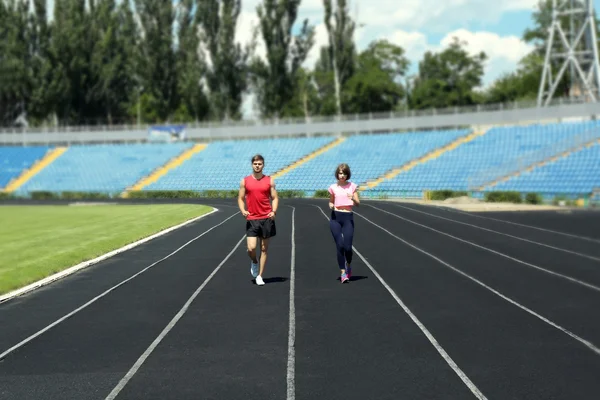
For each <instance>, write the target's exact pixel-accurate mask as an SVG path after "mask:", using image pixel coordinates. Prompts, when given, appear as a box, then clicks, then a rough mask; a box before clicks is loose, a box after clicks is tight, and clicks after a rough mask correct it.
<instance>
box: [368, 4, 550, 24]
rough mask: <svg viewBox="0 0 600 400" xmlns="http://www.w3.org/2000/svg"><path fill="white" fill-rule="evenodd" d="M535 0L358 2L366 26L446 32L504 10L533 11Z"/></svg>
mask: <svg viewBox="0 0 600 400" xmlns="http://www.w3.org/2000/svg"><path fill="white" fill-rule="evenodd" d="M537 2H538V0H495V1H490V0H444V1H439V0H404V1H402V2H398V1H397V0H378V1H372V2H366V1H360V2H358V3H357V4H358V6H359V10H360V12H359V14H358V22H360V23H364V24H366V25H367V26H368V27H373V28H375V29H377V28H393V29H399V28H401V29H406V30H427V31H428V32H446V31H448V30H449V29H454V28H457V27H459V26H464V25H465V24H468V23H470V22H496V21H498V20H499V18H500V16H501V15H502V14H503V13H505V12H507V11H519V10H533V9H534V7H535V6H536V4H537Z"/></svg>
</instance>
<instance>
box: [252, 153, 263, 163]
mask: <svg viewBox="0 0 600 400" xmlns="http://www.w3.org/2000/svg"><path fill="white" fill-rule="evenodd" d="M254 161H262V162H263V164H264V162H265V159H264V158H263V156H261V155H260V154H255V155H254V156H252V160H250V162H252V163H253V162H254Z"/></svg>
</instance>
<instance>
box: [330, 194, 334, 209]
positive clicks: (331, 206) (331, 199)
mask: <svg viewBox="0 0 600 400" xmlns="http://www.w3.org/2000/svg"><path fill="white" fill-rule="evenodd" d="M334 203H335V195H334V194H333V193H331V192H330V193H329V208H330V209H332V210H333V204H334Z"/></svg>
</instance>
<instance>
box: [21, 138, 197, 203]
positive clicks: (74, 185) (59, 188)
mask: <svg viewBox="0 0 600 400" xmlns="http://www.w3.org/2000/svg"><path fill="white" fill-rule="evenodd" d="M192 146H193V144H192V143H160V144H154V143H152V144H120V145H90V146H79V145H78V146H70V147H69V149H68V150H67V151H66V152H65V153H64V154H63V155H62V156H60V157H58V158H57V159H56V160H55V161H54V162H53V163H52V164H50V165H49V166H48V167H46V168H44V169H43V170H42V171H40V173H39V174H37V175H36V176H34V177H33V178H32V179H31V180H30V181H29V182H27V183H26V184H25V185H23V186H22V187H21V188H20V189H19V191H20V192H32V191H40V190H43V191H52V192H64V191H90V192H104V193H117V192H120V191H123V190H125V189H126V188H127V187H129V186H131V185H133V184H135V183H136V182H137V181H139V180H140V179H141V178H143V177H144V176H147V175H149V174H150V173H151V172H152V171H153V170H154V169H156V168H157V167H159V166H161V165H163V164H164V163H166V162H167V161H168V160H170V159H171V158H173V157H175V156H177V155H178V154H180V153H181V152H182V151H184V150H185V149H186V148H189V147H192Z"/></svg>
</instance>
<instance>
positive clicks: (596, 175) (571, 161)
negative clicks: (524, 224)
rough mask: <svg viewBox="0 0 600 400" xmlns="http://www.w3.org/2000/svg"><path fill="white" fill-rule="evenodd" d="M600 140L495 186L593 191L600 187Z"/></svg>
mask: <svg viewBox="0 0 600 400" xmlns="http://www.w3.org/2000/svg"><path fill="white" fill-rule="evenodd" d="M599 171H600V144H598V143H596V144H594V145H593V146H591V147H587V148H584V149H582V150H580V151H577V152H574V153H572V154H570V155H568V156H566V157H563V158H560V159H558V160H556V161H554V162H551V163H548V164H546V165H543V166H540V167H538V168H535V169H533V170H532V171H528V172H523V173H521V174H520V175H518V176H516V177H514V178H511V179H509V180H507V181H505V182H501V183H499V184H498V185H496V186H495V187H493V189H494V190H516V191H520V192H537V193H557V194H558V193H562V194H575V193H589V192H591V191H592V190H593V189H594V188H599V187H600V172H599Z"/></svg>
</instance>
